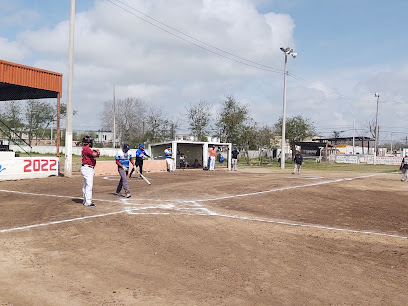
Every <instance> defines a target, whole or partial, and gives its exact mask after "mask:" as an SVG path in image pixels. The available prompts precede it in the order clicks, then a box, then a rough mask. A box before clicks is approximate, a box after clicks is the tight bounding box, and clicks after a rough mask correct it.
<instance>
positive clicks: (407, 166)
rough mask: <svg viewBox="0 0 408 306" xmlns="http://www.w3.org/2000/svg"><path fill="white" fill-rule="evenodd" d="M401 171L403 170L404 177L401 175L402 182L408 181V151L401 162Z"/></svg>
mask: <svg viewBox="0 0 408 306" xmlns="http://www.w3.org/2000/svg"><path fill="white" fill-rule="evenodd" d="M400 168H401V171H402V177H401V182H403V181H406V182H408V176H407V175H408V153H405V157H404V158H403V159H402V162H401V167H400Z"/></svg>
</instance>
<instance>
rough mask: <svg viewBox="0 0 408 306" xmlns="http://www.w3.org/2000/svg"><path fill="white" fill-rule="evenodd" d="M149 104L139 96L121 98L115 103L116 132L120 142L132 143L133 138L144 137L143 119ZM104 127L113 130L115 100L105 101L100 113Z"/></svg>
mask: <svg viewBox="0 0 408 306" xmlns="http://www.w3.org/2000/svg"><path fill="white" fill-rule="evenodd" d="M146 113H147V106H146V104H145V102H143V101H142V100H141V99H139V98H132V97H129V98H126V99H119V100H117V101H116V103H115V114H116V133H117V135H119V137H118V138H119V141H120V143H129V144H130V143H131V141H132V140H133V139H137V140H141V139H143V136H144V133H143V120H144V118H146ZM100 120H101V123H102V128H104V129H108V130H113V101H107V102H105V103H104V107H103V109H102V112H101V114H100Z"/></svg>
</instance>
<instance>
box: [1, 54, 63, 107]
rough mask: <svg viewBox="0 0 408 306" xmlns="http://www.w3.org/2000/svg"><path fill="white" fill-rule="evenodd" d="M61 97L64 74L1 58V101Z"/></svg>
mask: <svg viewBox="0 0 408 306" xmlns="http://www.w3.org/2000/svg"><path fill="white" fill-rule="evenodd" d="M58 96H59V97H60V98H61V96H62V74H61V73H57V72H52V71H48V70H43V69H38V68H34V67H29V66H24V65H20V64H16V63H11V62H6V61H2V60H0V101H9V100H29V99H47V98H58Z"/></svg>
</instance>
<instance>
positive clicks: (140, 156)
mask: <svg viewBox="0 0 408 306" xmlns="http://www.w3.org/2000/svg"><path fill="white" fill-rule="evenodd" d="M145 156H147V157H150V156H149V155H147V153H146V151H145V150H144V144H142V143H141V144H140V145H139V149H138V150H137V151H136V155H135V158H136V163H135V166H134V167H133V169H132V171H131V172H130V175H129V178H130V177H132V174H133V171H135V169H136V167H139V173H140V176H139V177H140V178H142V174H143V160H144V158H145Z"/></svg>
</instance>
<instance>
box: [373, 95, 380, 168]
mask: <svg viewBox="0 0 408 306" xmlns="http://www.w3.org/2000/svg"><path fill="white" fill-rule="evenodd" d="M374 97H376V98H377V112H376V115H375V141H374V165H375V163H376V159H377V145H378V102H379V100H380V94H379V93H378V92H376V93H375V94H374Z"/></svg>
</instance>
